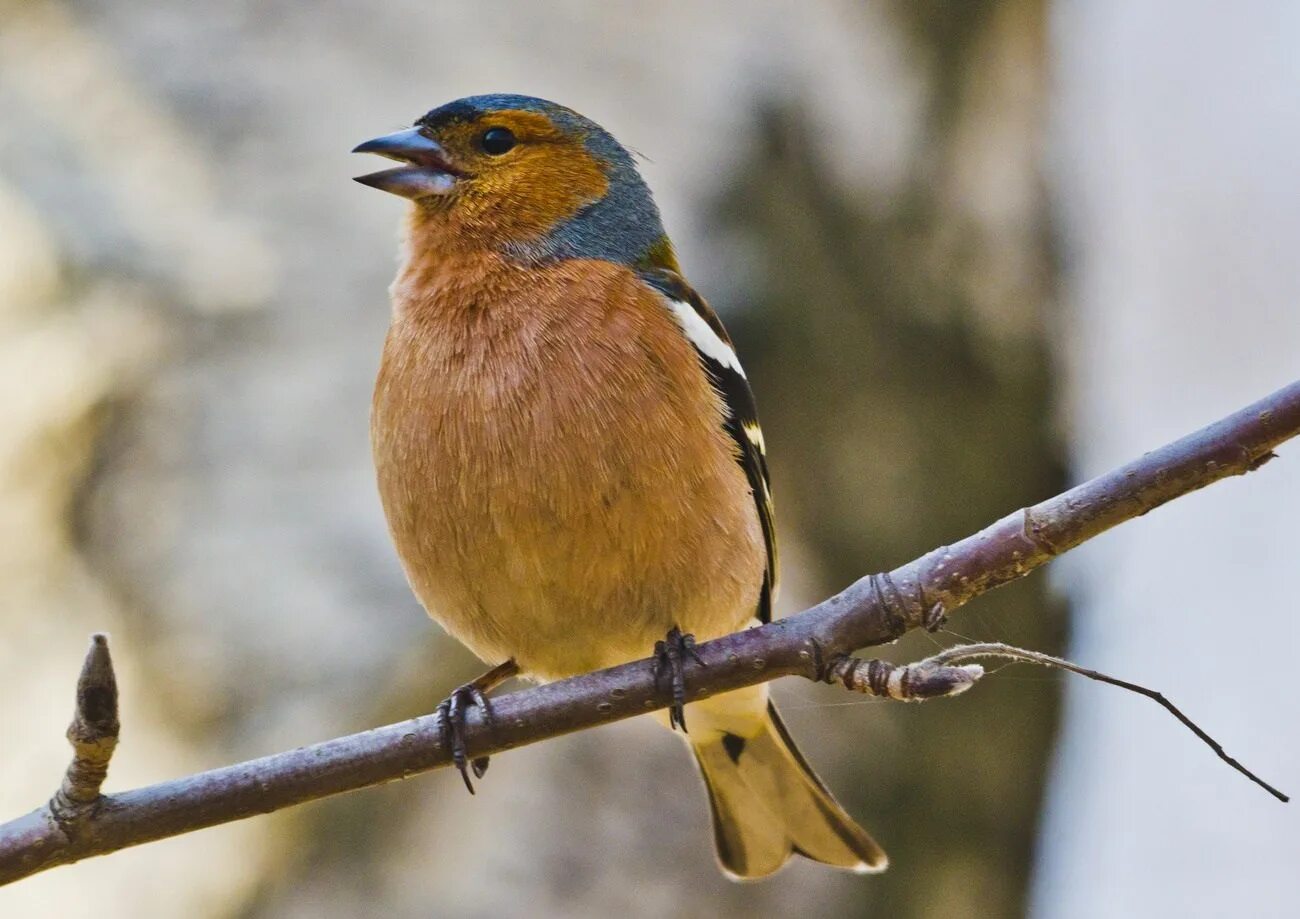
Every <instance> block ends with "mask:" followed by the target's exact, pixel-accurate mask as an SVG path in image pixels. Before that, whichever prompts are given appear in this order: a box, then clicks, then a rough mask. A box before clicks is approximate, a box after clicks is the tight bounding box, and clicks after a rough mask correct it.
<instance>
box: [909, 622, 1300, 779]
mask: <svg viewBox="0 0 1300 919" xmlns="http://www.w3.org/2000/svg"><path fill="white" fill-rule="evenodd" d="M978 657H984V658H988V657H996V658H1002V659H1003V660H1012V661H1020V662H1021V663H1026V664H1038V665H1040V666H1043V667H1055V668H1057V669H1059V670H1068V671H1069V672H1070V673H1077V674H1079V676H1086V677H1087V678H1088V679H1090V680H1097V681H1098V682H1101V683H1109V684H1110V685H1111V686H1118V687H1120V688H1121V689H1127V690H1128V691H1129V692H1135V693H1137V694H1139V695H1143V696H1146V697H1147V698H1148V699H1151V700H1152V701H1153V702H1156V703H1157V704H1159V705H1161V706H1162V707H1163V708H1164V709H1165V711H1167V712H1169V714H1171V715H1173V716H1174V717H1175V718H1177V719H1178V720H1179V721H1181V722H1182V723H1183V725H1184V726H1185V727H1186V728H1187V729H1188V730H1189V731H1191V732H1192V733H1193V734H1195V735H1196V736H1197V737H1199V738H1200V739H1201V740H1202V741H1203V742H1204V743H1205V745H1206V746H1208V747H1209V748H1210V749H1211V750H1213V751H1214V752H1215V754H1216V755H1217V756H1218V757H1219V759H1221V760H1223V761H1224V762H1225V763H1227V764H1228V765H1229V766H1231V767H1232V768H1233V769H1236V770H1237V771H1238V772H1240V773H1241V774H1242V775H1244V776H1245V777H1246V778H1248V779H1250V780H1251V781H1252V782H1254V783H1255V784H1256V785H1258V786H1259V787H1260V788H1262V789H1264V790H1265V791H1267V792H1268V793H1269V794H1271V795H1272V796H1273V797H1275V798H1277V799H1278V800H1279V801H1282V802H1283V803H1285V802H1287V801H1290V800H1291V798H1290V797H1289V796H1288V795H1286V794H1284V793H1283V792H1281V791H1279V790H1278V789H1276V788H1274V787H1273V786H1272V785H1270V784H1269V783H1268V782H1265V781H1264V780H1263V779H1261V778H1260V777H1259V776H1257V775H1256V774H1255V773H1253V772H1251V771H1250V770H1249V769H1247V768H1246V767H1245V766H1243V765H1242V764H1241V763H1240V762H1238V761H1237V760H1236V759H1235V758H1234V757H1231V756H1229V755H1228V753H1227V751H1225V750H1224V749H1223V745H1222V744H1220V743H1219V742H1218V741H1217V740H1215V739H1214V738H1213V737H1211V736H1210V735H1209V734H1207V733H1205V731H1203V730H1202V729H1201V728H1200V726H1199V725H1197V723H1196V722H1195V721H1193V720H1192V719H1191V718H1188V717H1187V716H1186V715H1184V714H1183V713H1182V711H1181V710H1180V709H1179V708H1178V706H1176V705H1174V703H1172V702H1170V701H1169V700H1168V699H1167V698H1165V696H1164V694H1163V693H1161V692H1158V691H1156V690H1154V689H1150V688H1148V687H1146V686H1142V685H1140V684H1138V683H1130V682H1129V681H1128V680H1121V679H1119V678H1118V677H1113V676H1110V675H1109V674H1106V673H1102V672H1101V671H1100V670H1093V669H1091V668H1089V667H1081V666H1080V665H1078V664H1076V663H1073V662H1072V661H1067V660H1066V659H1065V658H1062V657H1053V656H1052V655H1051V654H1044V653H1043V652H1041V651H1030V650H1028V649H1026V648H1017V647H1015V646H1014V645H1008V644H1003V643H1002V642H999V641H990V642H981V643H980V644H974V645H956V646H954V647H952V648H948V649H946V650H944V651H940V652H939V653H938V654H935V655H932V656H930V657H927V658H926V659H925V660H924V661H922V662H921V663H922V664H927V665H930V666H932V667H938V668H943V667H949V666H951V665H953V664H956V663H957V662H958V661H967V660H973V659H975V658H978ZM912 666H916V665H912Z"/></svg>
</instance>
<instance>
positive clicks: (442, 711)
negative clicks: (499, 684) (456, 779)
mask: <svg viewBox="0 0 1300 919" xmlns="http://www.w3.org/2000/svg"><path fill="white" fill-rule="evenodd" d="M472 705H476V706H478V707H479V708H480V709H481V710H482V712H483V723H484V724H485V725H486V726H487V728H488V730H491V729H492V705H491V703H490V702H488V698H487V695H486V694H485V693H484V692H483V690H482V689H480V688H479V687H478V686H476V685H475V684H474V683H466V684H465V685H464V686H461V687H459V688H458V689H456V690H454V691H453V692H452V694H451V695H450V696H448V697H447V698H446V699H444V700H443V701H442V702H441V703H440V704H439V705H438V734H439V739H440V740H441V741H442V743H443V745H444V746H447V747H449V748H450V749H451V761H452V764H453V765H454V766H455V767H456V769H457V770H458V771H459V772H460V777H461V778H462V779H464V780H465V788H466V789H468V790H469V793H470V794H474V783H473V782H472V781H471V780H470V777H469V774H470V772H473V773H474V778H477V779H481V778H483V776H484V774H485V773H486V772H487V770H488V758H487V757H486V756H479V757H475V758H474V759H473V760H470V759H469V755H468V753H467V752H466V749H465V722H466V712H467V710H468V709H469V707H470V706H472Z"/></svg>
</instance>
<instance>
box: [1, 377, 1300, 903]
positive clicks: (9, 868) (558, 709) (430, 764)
mask: <svg viewBox="0 0 1300 919" xmlns="http://www.w3.org/2000/svg"><path fill="white" fill-rule="evenodd" d="M1297 433H1300V382H1297V383H1293V384H1291V385H1290V386H1287V387H1285V388H1283V389H1280V390H1278V391H1277V392H1275V393H1273V394H1272V395H1270V396H1268V397H1266V398H1264V399H1261V400H1260V401H1259V402H1256V403H1255V404H1253V405H1250V406H1248V407H1246V408H1244V409H1242V410H1240V411H1238V412H1236V413H1234V414H1232V415H1230V416H1228V417H1227V418H1224V419H1223V420H1221V421H1218V422H1216V423H1215V424H1212V425H1210V426H1209V427H1207V428H1204V429H1202V430H1200V431H1198V432H1196V433H1194V434H1191V435H1189V436H1187V437H1184V438H1182V439H1181V440H1178V441H1176V442H1174V443H1172V444H1169V445H1167V446H1165V447H1162V448H1160V449H1159V450H1155V451H1153V452H1151V453H1148V454H1147V455H1145V456H1143V457H1142V458H1141V459H1138V460H1135V461H1134V462H1131V463H1129V464H1128V465H1126V466H1123V467H1121V468H1119V469H1116V470H1114V471H1113V472H1109V473H1107V474H1105V475H1102V476H1099V477H1097V478H1095V479H1093V480H1091V481H1089V482H1085V483H1084V484H1082V485H1079V486H1078V487H1076V488H1073V489H1071V490H1069V491H1067V492H1065V493H1064V494H1061V495H1058V496H1057V497H1055V498H1051V499H1049V500H1047V501H1044V502H1042V503H1041V504H1036V505H1034V506H1033V507H1028V508H1023V509H1021V510H1018V511H1016V512H1014V513H1012V514H1009V515H1007V516H1006V517H1004V518H1002V519H1001V520H999V521H997V522H996V523H994V524H992V525H991V526H989V527H987V528H985V529H984V530H981V531H980V532H978V533H976V534H974V535H973V536H969V537H967V538H966V539H963V540H962V541H960V542H958V543H955V544H953V545H951V546H941V547H940V548H938V549H935V550H934V551H932V552H929V553H927V554H926V555H924V556H922V557H920V558H918V559H916V560H914V561H912V562H909V563H908V564H906V565H903V566H901V567H899V568H895V569H894V570H893V571H890V572H887V573H884V574H878V575H871V576H869V577H866V578H863V579H862V580H860V581H858V582H857V583H855V584H853V585H851V586H849V587H848V588H846V589H845V590H843V591H841V592H840V593H838V594H836V595H835V596H833V597H831V598H829V599H827V600H825V601H823V602H822V603H819V604H817V605H816V606H814V607H812V608H810V609H808V610H805V611H804V612H802V613H798V614H796V615H793V616H789V617H787V618H785V619H782V620H779V621H777V622H772V623H769V624H767V625H764V626H762V627H760V628H756V629H750V630H748V631H745V632H740V633H737V634H735V635H729V636H726V637H724V638H720V639H717V640H716V641H710V642H706V643H704V644H702V645H700V646H699V648H698V651H699V654H700V657H701V658H702V659H703V661H704V662H705V664H706V665H707V666H704V667H699V666H697V667H694V668H692V670H691V675H690V679H689V681H688V689H687V699H688V700H693V699H699V698H702V697H704V696H707V695H713V694H716V693H719V692H725V691H727V690H731V689H739V688H741V687H743V686H749V685H752V684H754V683H759V682H763V681H766V680H772V679H775V678H776V677H780V676H802V677H806V678H808V679H813V680H822V679H826V678H827V677H832V678H834V677H835V676H836V674H835V673H833V672H832V670H831V667H832V664H834V663H835V662H837V661H838V660H839V659H840V657H841V656H842V655H846V654H849V653H851V652H852V651H854V650H856V649H858V648H861V647H864V646H866V645H875V644H882V643H885V642H889V641H893V640H894V639H896V638H898V637H900V636H901V635H903V634H904V633H906V632H907V631H909V630H911V629H914V628H917V627H919V626H924V627H927V628H931V629H934V628H938V627H939V626H940V625H941V624H942V623H943V621H944V619H945V617H946V616H947V615H948V614H949V613H951V612H952V611H954V610H956V609H957V608H958V607H960V606H962V605H963V604H965V603H967V602H968V601H969V600H971V599H972V598H974V597H976V596H978V595H980V594H982V593H985V592H986V591H989V590H992V589H993V588H994V587H998V586H1000V585H1002V584H1005V583H1007V582H1008V581H1012V580H1015V579H1016V578H1020V577H1023V576H1024V575H1026V574H1028V573H1029V572H1030V571H1032V570H1034V569H1035V568H1038V567H1039V566H1041V565H1043V564H1044V563H1046V562H1047V561H1048V560H1050V559H1051V558H1053V557H1055V556H1057V555H1059V554H1061V553H1062V552H1065V551H1067V550H1069V549H1071V548H1073V547H1075V546H1077V545H1079V544H1080V543H1082V542H1084V541H1086V540H1088V539H1091V538H1092V537H1094V536H1096V535H1098V534H1099V533H1102V532H1104V531H1105V530H1108V529H1110V528H1111V527H1113V526H1115V525H1116V524H1119V523H1122V522H1124V521H1125V520H1130V519H1132V518H1134V517H1138V516H1140V515H1142V514H1145V513H1147V512H1148V511H1150V510H1152V509H1153V508H1155V507H1158V506H1160V505H1161V504H1164V503H1165V502H1167V501H1170V500H1172V499H1174V498H1177V497H1179V496H1181V495H1185V494H1188V493H1189V492H1192V491H1195V490H1197V489H1199V488H1203V487H1204V486H1206V485H1209V484H1211V483H1213V482H1217V481H1218V480H1220V479H1223V478H1226V477H1228V476H1232V475H1240V474H1242V473H1245V472H1250V471H1252V470H1254V469H1257V468H1259V466H1261V465H1262V464H1263V463H1264V462H1266V461H1267V460H1268V459H1270V458H1272V456H1273V454H1272V448H1273V447H1275V446H1277V445H1278V444H1280V443H1282V442H1283V441H1285V440H1287V439H1289V438H1291V437H1293V436H1295V435H1296V434H1297ZM105 660H107V657H106V655H105ZM670 701H671V700H670V698H669V695H668V693H666V692H662V691H660V689H659V688H658V687H656V685H655V680H654V677H653V674H652V670H651V665H650V662H649V661H637V662H635V663H631V664H625V665H623V666H620V667H614V668H611V669H609V670H602V671H598V672H596V673H590V674H587V675H585V676H580V677H575V678H573V679H569V680H562V681H560V682H557V683H550V684H547V685H544V686H537V687H533V688H530V689H526V690H522V691H519V692H514V693H510V694H508V695H505V696H501V697H499V698H497V699H494V700H493V714H494V717H493V727H492V730H488V729H487V727H486V726H485V724H484V723H483V721H482V719H481V716H480V713H479V712H478V710H477V709H475V710H472V713H471V716H470V723H469V725H468V727H467V732H466V738H467V746H468V748H469V751H468V752H469V754H470V755H471V756H472V757H478V756H485V755H488V754H491V753H499V752H502V751H504V750H509V749H512V748H514V747H520V746H523V745H525V744H530V743H536V742H537V741H539V740H545V739H547V738H550V737H556V736H558V735H560V734H567V733H570V732H572V731H579V730H583V729H585V728H590V727H594V726H596V725H599V724H605V723H607V722H611V721H617V720H620V719H623V718H631V717H633V716H634V715H639V714H642V713H644V712H648V711H652V710H655V709H659V708H663V707H665V706H667V705H668V704H669V702H670ZM74 743H75V741H74ZM78 755H79V756H80V755H81V753H80V751H79V752H78ZM450 760H451V752H450V750H448V749H447V748H446V747H444V746H443V745H442V743H441V742H440V740H439V730H438V725H437V720H436V719H435V718H434V717H421V718H414V719H412V720H410V721H404V722H401V723H398V724H392V725H388V726H386V727H381V728H376V729H374V730H371V731H366V732H363V733H361V734H354V735H351V736H349V737H342V738H338V739H336V740H330V741H326V742H324V743H319V744H315V745H313V746H309V747H302V748H300V749H297V750H293V751H290V752H287V753H279V754H276V755H274V756H267V757H263V758H261V759H256V760H251V761H249V762H245V763H239V764H237V765H233V766H226V767H224V768H221V769H214V770H212V771H210V772H203V773H199V774H197V775H193V776H189V777H187V778H182V779H177V780H174V781H170V782H162V783H160V784H157V785H152V786H149V787H147V788H139V789H135V790H132V791H126V792H121V793H119V794H114V795H106V796H102V797H95V798H94V799H93V800H91V801H90V802H85V801H79V804H80V805H81V806H85V805H86V804H87V803H88V804H89V806H90V807H91V808H92V810H91V811H90V812H89V813H87V814H83V816H82V817H81V818H80V819H78V820H73V821H69V820H67V819H66V818H65V819H62V820H61V819H60V817H59V816H58V811H59V807H58V806H57V805H55V804H53V803H52V804H47V805H45V806H43V807H40V808H38V809H37V810H35V811H33V812H32V813H30V814H28V815H26V816H25V817H20V818H18V819H17V820H14V821H12V822H10V823H7V824H4V825H2V826H0V884H3V883H7V882H10V881H14V880H17V879H19V878H22V877H26V876H28V875H30V874H34V873H36V872H38V871H42V870H45V869H46V868H52V867H54V866H56V865H63V864H68V863H69V862H74V861H77V860H79V859H82V858H86V857H89V856H92V855H102V854H105V853H108V852H113V851H116V850H118V849H123V848H126V847H128V846H134V845H139V844H141V843H145V842H150V841H152V840H155V839H162V838H164V837H168V836H176V835H179V834H181V833H187V832H190V831H192V830H197V829H200V828H202V827H207V826H214V825H216V824H219V823H226V822H229V821H232V820H239V819H242V818H244V817H250V816H253V815H254V814H260V813H267V812H270V811H274V810H279V809H281V808H285V807H290V806H292V805H295V804H301V803H303V802H305V801H311V800H315V799H318V798H324V797H326V796H329V795H334V794H338V793H340V792H344V791H351V790H354V789H357V788H364V787H366V786H369V785H377V784H380V783H382V782H388V781H391V780H393V779H398V778H403V777H406V776H409V775H413V774H415V773H417V772H424V771H427V770H430V769H435V768H439V767H442V766H446V765H448V763H449V762H450ZM106 761H107V758H106V757H105V763H106ZM73 768H74V769H75V768H76V766H75V764H74V767H73ZM70 781H71V779H70ZM73 784H74V787H75V788H80V789H83V790H84V789H88V788H89V787H90V785H89V784H87V783H84V782H81V781H80V780H78V781H77V782H74V783H73Z"/></svg>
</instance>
